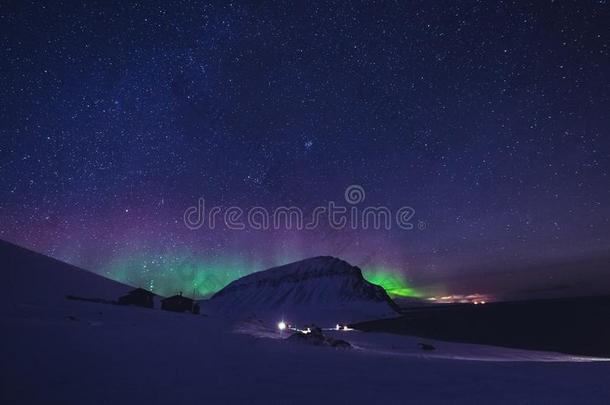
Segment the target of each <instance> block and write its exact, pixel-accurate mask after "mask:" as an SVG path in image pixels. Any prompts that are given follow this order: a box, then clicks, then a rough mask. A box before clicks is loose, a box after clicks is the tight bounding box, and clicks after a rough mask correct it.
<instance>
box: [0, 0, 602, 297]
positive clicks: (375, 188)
mask: <svg viewBox="0 0 610 405" xmlns="http://www.w3.org/2000/svg"><path fill="white" fill-rule="evenodd" d="M0 14H1V18H0V32H1V39H0V40H1V49H2V58H1V60H0V79H1V81H2V86H0V100H1V104H0V121H1V124H0V125H1V127H0V131H1V132H0V137H1V144H0V157H1V159H0V176H1V178H2V183H1V184H2V187H1V188H0V224H1V229H0V238H1V239H5V240H8V241H11V242H14V243H16V244H19V245H22V246H26V247H28V248H31V249H33V250H36V251H38V252H42V253H44V254H48V255H50V256H53V257H56V258H58V259H61V260H64V261H67V262H69V263H72V264H76V265H78V266H82V267H84V268H87V269H90V270H92V271H95V272H97V273H100V274H104V275H107V276H109V277H111V278H114V279H117V280H120V281H124V282H128V283H130V284H132V285H138V286H143V287H146V288H151V289H153V291H156V292H160V293H164V294H169V293H175V292H176V291H177V290H183V291H184V292H185V294H188V295H192V293H194V294H195V295H196V296H205V295H208V294H210V293H212V292H214V291H216V290H218V289H219V288H221V287H222V286H223V285H225V284H226V283H227V282H229V281H231V280H233V279H235V278H236V277H239V276H241V275H244V274H247V273H249V272H252V271H256V270H261V269H264V268H266V267H269V266H273V265H278V264H283V263H287V262H289V261H293V260H297V259H302V258H306V257H310V256H317V255H332V256H338V257H341V258H343V259H345V260H347V261H349V262H350V263H352V264H354V265H358V266H360V267H362V268H363V269H364V270H365V274H367V276H368V277H370V278H371V279H376V280H381V281H382V282H385V283H390V284H392V283H393V284H394V287H395V288H397V290H396V291H395V292H396V294H397V295H418V296H422V297H429V296H437V295H447V294H473V293H479V294H488V295H490V296H491V297H493V298H497V299H499V298H519V297H525V296H528V297H529V296H532V297H536V296H544V295H545V294H547V293H552V294H555V295H578V294H589V293H596V292H600V289H603V288H606V287H607V286H608V285H609V284H610V280H609V279H610V277H609V276H608V274H610V273H609V271H610V268H608V266H609V265H608V263H610V207H609V203H610V187H609V184H610V178H609V176H608V171H609V169H610V152H609V151H610V137H609V135H610V134H609V130H610V114H609V111H610V80H609V72H610V58H609V44H610V30H609V28H608V22H609V21H610V12H609V5H608V4H607V2H606V1H605V0H604V1H535V2H497V3H496V2H486V1H476V2H474V1H460V2H441V1H430V0H426V1H413V2H410V1H409V2H407V1H404V2H402V1H400V2H362V3H360V2H347V1H346V2H328V3H314V2H298V3H297V2H294V3H293V2H275V3H271V2H259V1H256V2H254V1H250V2H234V3H229V2H225V1H219V2H212V3H203V2H201V3H200V2H194V1H172V2H167V1H145V2H139V3H130V2H126V1H95V2H93V1H85V2H80V1H74V2H71V1H52V2H47V4H46V6H45V5H43V2H29V1H9V2H2V3H1V5H0ZM349 185H360V186H362V188H363V189H364V190H365V192H366V198H365V200H364V201H363V202H362V203H361V204H360V206H366V205H373V206H380V205H383V206H387V207H388V208H391V209H392V210H396V209H398V208H399V207H401V206H410V207H412V208H413V209H414V210H415V215H414V216H413V223H414V224H415V225H416V226H414V229H413V230H403V229H399V228H396V227H393V228H392V229H391V230H385V229H380V230H376V229H367V230H364V229H356V230H352V229H343V230H333V229H330V228H329V227H328V226H320V227H318V228H317V229H314V230H294V229H288V230H286V229H283V230H252V229H246V230H242V231H239V230H232V229H227V227H225V226H218V227H217V228H215V229H213V230H211V229H205V228H202V229H199V230H189V229H187V227H186V226H185V224H184V223H183V219H182V218H183V213H184V211H185V209H186V208H187V207H189V206H193V205H196V204H197V199H198V198H199V197H205V200H206V204H208V203H209V204H210V205H216V206H222V207H228V206H238V207H241V208H242V209H243V210H244V211H246V210H248V209H249V208H250V207H253V206H262V207H266V208H268V209H270V210H272V209H273V208H274V207H277V206H297V207H300V208H302V209H303V210H304V211H310V210H311V209H313V207H315V206H318V205H325V204H327V203H328V201H331V200H332V201H336V202H337V203H338V204H343V205H345V199H344V191H345V189H346V187H348V186H349ZM608 291H610V290H607V291H606V292H608Z"/></svg>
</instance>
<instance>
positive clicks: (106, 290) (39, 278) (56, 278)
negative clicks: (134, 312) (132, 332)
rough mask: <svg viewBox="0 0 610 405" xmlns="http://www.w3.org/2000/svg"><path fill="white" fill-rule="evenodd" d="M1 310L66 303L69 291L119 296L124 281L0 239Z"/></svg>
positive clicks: (90, 294) (99, 296) (110, 296)
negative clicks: (116, 280)
mask: <svg viewBox="0 0 610 405" xmlns="http://www.w3.org/2000/svg"><path fill="white" fill-rule="evenodd" d="M0 274H1V276H2V280H3V282H2V283H0V308H1V309H0V311H2V310H11V311H12V310H14V308H15V307H16V306H23V305H43V304H50V303H54V304H64V303H65V301H66V299H65V296H66V295H76V296H80V297H86V298H100V299H106V300H116V299H117V298H118V297H119V296H120V295H123V294H125V293H126V292H127V291H129V290H131V289H132V288H131V287H128V286H126V285H124V284H121V283H118V282H115V281H112V280H109V279H107V278H104V277H102V276H99V275H97V274H94V273H91V272H89V271H86V270H83V269H80V268H78V267H75V266H71V265H69V264H67V263H64V262H61V261H59V260H55V259H52V258H50V257H48V256H44V255H42V254H39V253H35V252H32V251H31V250H28V249H25V248H22V247H19V246H16V245H13V244H11V243H9V242H5V241H2V240H0Z"/></svg>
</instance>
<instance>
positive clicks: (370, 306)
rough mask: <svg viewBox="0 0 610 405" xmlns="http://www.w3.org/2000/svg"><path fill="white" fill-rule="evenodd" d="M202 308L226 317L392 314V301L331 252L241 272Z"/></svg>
mask: <svg viewBox="0 0 610 405" xmlns="http://www.w3.org/2000/svg"><path fill="white" fill-rule="evenodd" d="M207 308H210V309H212V310H214V311H217V312H218V313H221V314H225V315H230V316H244V317H248V316H258V317H265V318H268V317H276V318H286V317H287V318H289V320H290V321H304V322H320V321H329V320H333V321H335V322H351V321H356V320H363V319H377V318H383V317H391V316H396V312H395V304H394V303H393V302H392V300H391V299H390V298H389V297H388V295H387V294H386V292H385V290H384V289H383V288H381V287H379V286H377V285H374V284H371V283H369V282H368V281H366V280H365V279H364V277H362V273H361V271H360V269H359V268H358V267H354V266H351V265H350V264H349V263H347V262H345V261H343V260H340V259H337V258H334V257H330V256H320V257H314V258H311V259H306V260H301V261H298V262H295V263H290V264H287V265H284V266H279V267H275V268H272V269H269V270H265V271H260V272H257V273H253V274H250V275H247V276H245V277H242V278H240V279H238V280H235V281H234V282H232V283H230V284H229V285H228V286H226V287H225V288H223V289H222V290H220V291H219V292H218V293H216V294H215V295H214V296H213V297H212V298H211V300H210V301H209V302H208V303H207Z"/></svg>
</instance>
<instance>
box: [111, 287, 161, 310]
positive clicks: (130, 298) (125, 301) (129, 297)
mask: <svg viewBox="0 0 610 405" xmlns="http://www.w3.org/2000/svg"><path fill="white" fill-rule="evenodd" d="M154 297H155V294H154V293H152V292H150V291H148V290H145V289H143V288H136V289H135V290H132V291H130V292H128V293H127V294H126V295H123V296H122V297H119V304H121V305H136V306H139V307H144V308H154V307H155V302H154Z"/></svg>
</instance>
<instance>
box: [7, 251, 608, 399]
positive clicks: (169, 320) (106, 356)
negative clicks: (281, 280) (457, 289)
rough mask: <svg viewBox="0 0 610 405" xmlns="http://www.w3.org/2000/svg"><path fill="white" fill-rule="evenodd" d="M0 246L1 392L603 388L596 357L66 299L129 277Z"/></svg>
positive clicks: (540, 391) (462, 393)
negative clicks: (292, 328) (294, 335)
mask: <svg viewBox="0 0 610 405" xmlns="http://www.w3.org/2000/svg"><path fill="white" fill-rule="evenodd" d="M0 253H1V256H2V257H0V259H1V262H2V264H3V267H2V271H3V272H4V276H7V277H6V278H7V279H8V280H10V282H7V283H3V284H1V285H0V293H2V296H3V297H4V298H3V302H2V306H1V307H0V331H2V335H1V336H2V340H1V343H2V344H1V345H0V403H3V404H4V403H17V404H32V403H57V404H124V403H130V404H134V403H147V404H167V403H213V404H215V403H265V404H267V403H312V402H317V403H331V402H332V403H349V404H354V403H468V404H472V403H553V404H560V403H588V404H590V403H600V404H602V403H608V402H609V401H610V386H609V385H608V376H609V375H610V363H608V362H605V361H594V359H583V358H574V357H573V356H567V355H561V354H552V353H540V352H527V351H522V350H512V349H502V348H494V347H484V346H476V345H464V344H454V343H446V342H430V343H432V344H433V345H435V346H436V347H437V350H436V351H434V352H421V351H420V350H419V349H418V348H417V343H419V342H420V341H422V339H419V338H413V337H405V336H398V335H388V334H376V333H360V332H355V331H354V332H327V333H334V334H335V335H336V337H339V338H341V339H345V340H348V341H350V342H351V343H353V344H354V345H355V348H354V349H333V348H329V347H313V346H307V345H303V344H298V343H291V342H288V341H285V340H283V339H281V338H282V337H285V336H286V334H284V335H283V336H280V335H279V333H278V331H277V330H276V329H275V327H274V325H273V323H264V322H263V323H261V322H257V321H255V320H254V321H250V322H246V323H243V322H242V323H239V324H235V323H231V322H229V321H227V320H226V319H224V318H221V317H214V316H196V315H191V314H176V313H171V312H165V311H161V310H158V309H155V310H153V309H144V308H136V307H125V306H118V305H112V304H102V303H93V302H83V301H73V300H67V299H65V298H63V297H64V295H65V294H70V293H77V292H80V293H81V295H83V296H89V295H92V294H100V295H104V296H103V297H101V298H107V299H110V298H113V296H114V295H116V294H120V293H122V292H123V291H124V289H125V286H122V285H120V284H117V283H113V282H111V281H109V280H105V279H103V278H101V277H98V276H95V275H92V274H89V273H86V272H82V273H79V272H78V271H76V270H74V269H75V268H72V267H66V265H65V264H62V263H59V262H55V261H54V262H48V261H45V260H47V258H44V257H43V256H36V257H34V258H32V257H30V256H28V257H29V259H28V258H25V259H24V257H21V256H23V255H22V253H23V252H21V253H19V252H18V254H17V253H14V252H13V253H11V254H10V255H7V254H6V251H3V250H2V251H0ZM26 256H27V255H26ZM24 260H25V262H26V263H27V265H28V268H27V269H25V268H23V267H21V264H20V263H23V262H24ZM7 263H8V265H6V266H5V264H7ZM41 272H42V273H41ZM44 272H52V276H51V277H48V275H45V274H46V273H44ZM17 273H19V274H17ZM32 278H33V279H35V280H33V279H32ZM28 285H30V286H33V287H31V288H28ZM75 290H78V291H75ZM114 298H115V299H116V296H114ZM329 326H330V325H329ZM427 342H429V341H427Z"/></svg>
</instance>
